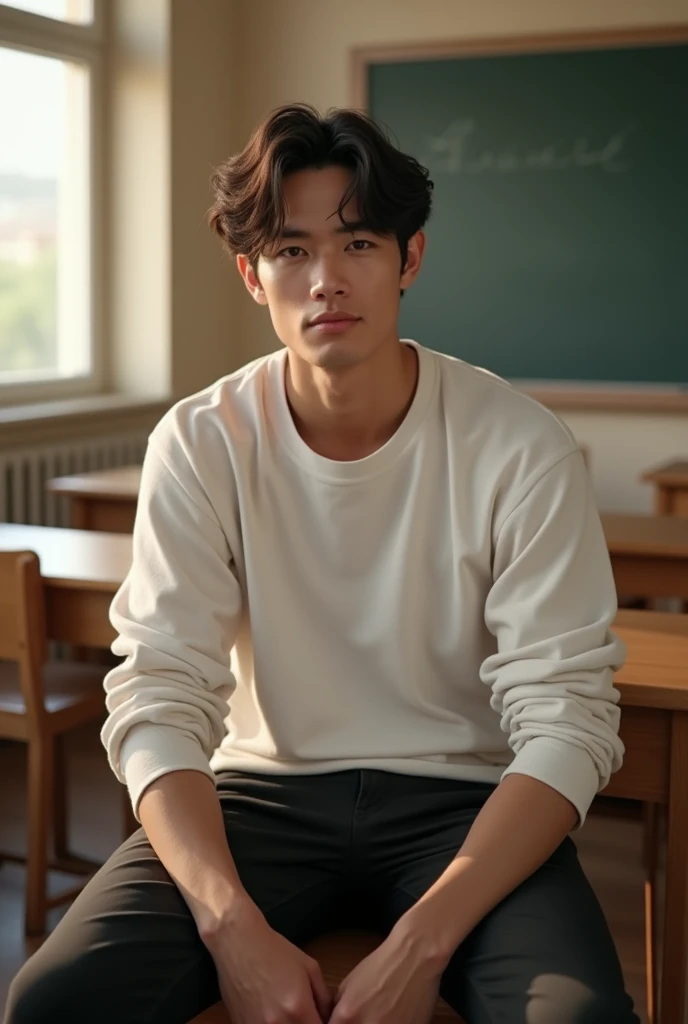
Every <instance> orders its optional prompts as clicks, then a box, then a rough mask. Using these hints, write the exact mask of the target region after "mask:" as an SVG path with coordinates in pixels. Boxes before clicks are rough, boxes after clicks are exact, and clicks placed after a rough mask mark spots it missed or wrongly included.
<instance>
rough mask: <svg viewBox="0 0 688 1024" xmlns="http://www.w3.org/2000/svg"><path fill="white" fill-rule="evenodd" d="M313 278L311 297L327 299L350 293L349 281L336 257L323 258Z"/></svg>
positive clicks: (318, 263)
mask: <svg viewBox="0 0 688 1024" xmlns="http://www.w3.org/2000/svg"><path fill="white" fill-rule="evenodd" d="M313 269H314V273H313V278H312V280H311V298H312V299H319V300H320V301H322V300H323V299H325V300H326V301H327V300H329V299H333V298H335V297H339V298H343V297H345V296H347V295H348V294H349V283H348V281H347V279H346V275H345V274H344V271H343V268H342V265H341V262H340V261H339V260H334V259H321V260H318V262H317V264H316V265H315V267H314V268H313Z"/></svg>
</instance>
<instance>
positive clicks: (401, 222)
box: [208, 103, 433, 268]
mask: <svg viewBox="0 0 688 1024" xmlns="http://www.w3.org/2000/svg"><path fill="white" fill-rule="evenodd" d="M332 165H337V166H341V167H346V168H348V169H350V170H351V172H352V178H351V183H350V186H349V188H348V189H347V191H346V193H345V194H344V195H343V196H342V199H341V201H340V204H339V207H338V209H337V213H338V215H339V219H340V221H341V222H342V224H343V225H344V226H345V227H346V226H348V223H347V221H346V220H345V218H344V212H343V211H344V208H345V207H346V205H347V203H348V202H349V201H350V200H352V199H353V200H355V204H356V207H357V213H358V219H360V220H361V221H363V222H364V223H365V224H366V225H367V227H368V228H369V229H370V230H371V231H373V232H375V234H379V235H387V236H389V237H395V238H396V239H397V241H398V243H399V250H400V252H401V265H402V268H403V267H404V266H405V265H406V258H407V254H408V242H409V239H410V238H411V237H412V236H413V235H414V234H415V233H416V232H417V231H419V230H420V229H421V228H422V227H423V225H424V224H425V222H426V221H427V219H428V217H429V216H430V209H431V204H432V189H433V183H432V181H430V179H429V176H428V171H427V169H426V168H425V167H423V166H422V165H421V164H420V163H419V162H418V161H417V160H416V159H415V158H414V157H412V156H409V155H408V154H406V153H402V152H401V151H400V150H399V149H397V147H396V146H394V145H393V144H392V142H391V141H390V139H389V138H388V136H387V134H386V133H385V131H384V130H383V129H382V128H381V127H380V126H379V125H378V124H377V123H376V122H375V121H373V120H372V119H371V118H370V117H367V116H366V115H365V114H361V113H359V112H358V111H356V110H338V109H335V110H330V111H329V112H328V113H327V114H326V115H325V116H324V117H323V116H321V115H320V114H319V112H318V111H317V110H316V109H315V108H314V107H311V106H309V105H307V104H305V103H297V104H291V105H289V106H284V107H279V108H278V109H277V110H275V111H273V112H272V113H271V114H270V115H269V116H268V117H267V118H266V119H265V120H264V121H263V122H261V124H259V125H258V127H257V128H256V129H255V131H254V132H253V134H252V136H251V138H250V139H249V141H248V143H247V145H246V147H245V148H244V149H243V150H242V151H241V152H240V153H237V154H235V155H234V156H231V157H230V158H229V159H228V160H227V161H226V162H225V163H224V164H222V165H221V166H220V167H218V168H217V169H216V170H215V172H214V173H213V176H212V178H211V185H212V189H213V193H214V197H215V200H214V203H213V205H212V207H211V208H210V210H209V212H208V224H209V226H210V227H211V229H212V230H213V231H215V232H216V233H217V235H218V236H219V238H220V239H221V241H222V243H223V246H224V248H225V249H226V250H227V251H228V252H229V253H230V255H233V256H234V255H237V254H238V253H242V254H243V255H245V256H247V257H248V258H249V260H250V261H251V262H252V263H253V264H254V266H255V263H256V262H257V260H258V257H259V256H260V254H261V253H262V252H263V251H264V250H265V249H266V248H267V247H268V246H269V245H271V244H273V243H274V242H276V241H278V240H279V239H280V237H281V235H282V231H283V229H284V216H285V210H284V196H283V191H282V184H283V181H284V179H285V177H286V176H287V175H289V174H292V173H293V172H295V171H300V170H305V169H306V168H323V167H328V166H332Z"/></svg>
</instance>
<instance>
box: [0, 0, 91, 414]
mask: <svg viewBox="0 0 688 1024" xmlns="http://www.w3.org/2000/svg"><path fill="white" fill-rule="evenodd" d="M98 8H99V0H21V2H19V0H18V2H16V3H8V2H4V3H3V2H2V0H0V97H2V102H0V405H2V404H7V403H11V402H16V401H31V400H38V399H40V398H44V399H47V398H54V397H60V396H67V395H73V394H78V393H84V392H88V391H94V390H96V389H97V388H98V387H99V385H100V375H101V374H100V358H99V354H100V344H99V342H100V339H99V338H98V336H97V330H96V327H97V324H98V322H99V310H98V309H97V302H96V297H97V296H98V294H99V289H98V287H97V284H98V273H99V272H98V260H97V256H98V244H97V243H98V237H99V232H98V227H99V225H98V223H97V218H96V216H95V212H96V211H97V209H98V208H99V207H98V203H97V200H98V193H99V180H98V174H97V168H98V166H99V160H98V156H99V153H98V148H99V147H98V145H97V142H98V139H99V132H98V125H99V120H100V118H99V117H98V116H96V115H97V112H98V111H99V107H100V72H101V60H102V56H101V47H102V39H101V34H100V31H99V26H98V25H97V24H96V21H95V20H94V19H95V16H96V15H97V14H98V13H99V10H98ZM58 19H59V20H58ZM8 100H9V102H8Z"/></svg>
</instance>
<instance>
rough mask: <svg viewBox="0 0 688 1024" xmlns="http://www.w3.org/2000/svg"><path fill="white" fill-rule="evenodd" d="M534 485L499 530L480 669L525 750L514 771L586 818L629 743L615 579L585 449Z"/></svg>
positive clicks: (517, 754)
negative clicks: (619, 681) (622, 722)
mask: <svg viewBox="0 0 688 1024" xmlns="http://www.w3.org/2000/svg"><path fill="white" fill-rule="evenodd" d="M524 491H525V493H524V494H523V495H522V496H521V497H520V499H519V500H518V501H517V503H516V504H515V506H514V507H513V508H512V509H511V510H510V511H508V513H507V514H506V516H505V517H504V519H503V521H502V522H501V523H500V524H498V525H497V527H496V530H495V532H496V537H495V544H494V559H493V583H492V586H491V589H490V592H489V594H488V598H487V601H486V604H485V622H486V625H487V627H488V629H489V630H490V632H491V633H492V634H493V635H494V636H495V637H496V640H497V652H496V653H495V654H492V655H491V656H489V657H488V658H487V659H486V660H485V661H484V663H483V665H482V668H481V678H482V679H483V682H485V683H486V684H488V685H489V686H490V687H491V690H492V696H491V705H492V707H493V708H494V710H495V711H497V712H498V713H499V715H500V716H501V727H502V729H503V730H504V731H505V732H506V733H508V736H509V740H508V742H509V746H510V748H511V749H512V751H513V753H514V758H513V760H512V762H511V764H510V765H509V767H508V768H507V769H506V770H505V772H504V775H503V777H504V776H506V775H508V774H510V773H513V772H517V773H520V774H523V775H529V776H531V777H533V778H536V779H539V780H540V781H541V782H544V783H546V784H547V785H549V786H551V787H552V788H553V789H555V790H557V791H558V792H559V793H561V794H562V796H564V797H566V799H568V800H569V801H570V802H571V803H572V804H573V806H574V807H575V808H576V811H577V812H578V819H579V822H578V824H579V826H580V824H582V823H583V821H584V820H585V816H586V814H587V812H588V809H589V807H590V804H591V803H592V800H593V797H594V796H595V794H596V793H597V792H598V791H599V790H600V789H602V788H604V786H606V784H607V783H608V781H609V778H610V776H611V774H612V772H614V771H616V770H618V768H620V766H621V763H622V759H623V753H624V749H623V744H622V742H621V740H620V738H619V719H620V710H619V706H618V702H619V692H618V690H616V689H615V687H614V684H613V673H614V671H615V670H617V669H618V668H620V667H621V665H622V664H623V661H624V658H625V648H624V645H623V644H622V642H621V641H620V640H619V639H618V638H617V637H616V636H615V635H614V634H613V633H612V632H611V624H612V623H613V621H614V618H615V615H616V611H617V599H616V590H615V586H614V579H613V575H612V570H611V564H610V560H609V554H608V551H607V546H606V542H605V539H604V534H603V531H602V525H601V523H600V518H599V514H598V512H597V509H596V506H595V502H594V498H593V495H592V489H591V487H590V482H589V479H588V474H587V471H586V468H585V465H584V462H583V459H582V456H581V454H580V452H578V451H570V452H569V453H567V454H565V455H563V456H561V457H559V458H557V459H555V460H553V463H552V464H551V465H549V466H548V467H546V468H545V469H544V471H543V472H542V473H541V474H539V475H538V476H537V478H536V479H535V480H534V481H531V482H530V483H529V486H528V487H527V488H524Z"/></svg>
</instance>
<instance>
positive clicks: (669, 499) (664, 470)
mask: <svg viewBox="0 0 688 1024" xmlns="http://www.w3.org/2000/svg"><path fill="white" fill-rule="evenodd" d="M640 479H641V480H643V481H645V482H646V483H652V484H654V485H655V512H656V514H657V515H658V516H688V460H687V461H681V460H680V459H677V460H675V461H674V462H666V463H665V464H664V465H662V466H655V467H654V469H648V471H647V472H646V473H643V475H642V476H641V478H640Z"/></svg>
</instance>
